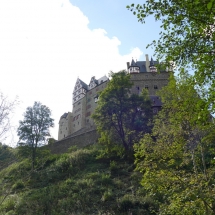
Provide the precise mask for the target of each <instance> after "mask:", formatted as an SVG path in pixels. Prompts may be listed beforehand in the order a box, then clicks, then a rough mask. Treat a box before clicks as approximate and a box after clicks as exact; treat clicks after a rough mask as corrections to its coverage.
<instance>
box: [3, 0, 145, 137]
mask: <svg viewBox="0 0 215 215" xmlns="http://www.w3.org/2000/svg"><path fill="white" fill-rule="evenodd" d="M88 23H89V20H88V18H87V17H86V16H84V14H83V13H82V12H81V10H80V9H79V8H77V7H75V6H73V5H72V4H71V3H70V2H69V0H19V1H17V0H2V1H1V2H0V31H1V34H0V73H1V82H0V90H1V91H2V92H3V93H5V94H7V95H9V96H11V97H14V96H15V95H18V96H19V98H20V100H21V101H22V104H21V105H20V107H19V108H17V112H16V117H14V121H15V124H16V125H18V120H20V119H22V113H23V112H24V111H25V109H26V107H27V106H32V105H33V102H34V101H41V102H42V103H43V104H45V105H47V106H48V107H49V108H50V109H51V110H52V113H53V117H54V118H55V129H53V130H52V135H53V136H54V137H55V138H57V130H58V129H57V128H58V120H59V117H60V116H61V115H62V114H63V113H64V112H67V111H71V109H72V91H73V86H74V84H75V81H76V79H77V77H78V76H79V78H80V79H82V80H83V81H85V82H86V83H88V82H89V80H90V78H91V76H96V77H97V78H100V77H101V76H103V75H104V74H108V73H109V71H110V70H112V71H119V70H121V69H125V68H126V62H127V61H130V60H131V58H132V57H135V59H136V58H137V59H139V57H140V56H141V55H142V52H141V51H140V50H139V48H133V49H132V50H130V53H129V54H126V55H120V54H119V46H120V45H121V42H120V40H119V39H118V38H117V37H113V38H109V37H108V36H107V33H106V31H105V30H104V29H93V30H91V29H89V28H88Z"/></svg>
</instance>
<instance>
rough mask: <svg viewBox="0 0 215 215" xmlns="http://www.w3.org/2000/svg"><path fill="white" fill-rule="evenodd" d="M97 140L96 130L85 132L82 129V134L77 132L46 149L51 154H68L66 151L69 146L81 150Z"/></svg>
mask: <svg viewBox="0 0 215 215" xmlns="http://www.w3.org/2000/svg"><path fill="white" fill-rule="evenodd" d="M98 138H99V135H98V133H97V132H96V129H92V130H89V131H85V130H84V129H83V130H82V132H81V131H78V132H77V133H75V134H74V135H71V136H69V137H67V138H64V139H62V140H59V141H57V142H55V143H52V144H50V145H48V146H47V148H48V149H50V151H51V153H53V154H61V153H66V152H68V149H69V148H70V147H71V146H78V147H80V148H81V147H84V146H87V145H90V144H93V143H96V142H97V140H98Z"/></svg>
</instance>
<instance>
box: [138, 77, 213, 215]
mask: <svg viewBox="0 0 215 215" xmlns="http://www.w3.org/2000/svg"><path fill="white" fill-rule="evenodd" d="M192 79H193V78H192V77H189V75H188V74H184V75H181V76H180V77H179V78H176V79H175V78H174V77H172V78H171V80H170V83H169V85H168V86H166V87H164V88H163V89H162V90H161V91H160V93H159V94H160V96H161V98H162V101H163V102H164V104H163V107H162V110H161V111H160V112H159V113H158V115H157V116H156V118H155V119H154V124H153V129H152V133H151V134H146V135H145V136H144V137H143V138H142V139H141V141H140V143H139V144H136V145H135V162H136V165H137V169H138V170H139V171H141V172H142V173H143V178H142V182H141V183H142V185H143V187H144V188H145V189H146V190H147V193H148V195H149V196H151V197H152V198H154V199H155V200H156V201H157V202H158V204H159V207H160V209H159V214H214V212H215V207H214V206H215V202H214V195H215V189H214V183H215V180H214V164H215V162H214V157H215V150H214V141H215V139H214V137H215V136H214V130H215V125H214V121H213V119H212V117H211V115H210V112H209V111H208V110H204V109H203V107H205V104H204V103H205V102H206V101H204V99H201V98H200V97H199V96H198V93H197V91H196V90H195V88H194V86H193V85H192V84H191V83H193V80H192Z"/></svg>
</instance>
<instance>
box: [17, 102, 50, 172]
mask: <svg viewBox="0 0 215 215" xmlns="http://www.w3.org/2000/svg"><path fill="white" fill-rule="evenodd" d="M53 121H54V120H53V119H52V118H51V111H50V109H49V108H48V107H46V106H45V105H42V104H41V103H40V102H35V103H34V105H33V107H28V108H27V110H26V112H25V114H24V120H23V121H20V122H19V124H20V125H19V127H18V130H17V132H18V136H19V142H20V141H24V142H20V144H19V145H20V146H21V147H22V146H23V145H26V146H27V147H25V148H24V149H26V154H28V151H29V148H28V147H30V150H31V161H32V169H34V166H35V161H36V154H37V147H38V146H40V145H41V144H44V143H45V141H46V137H48V136H50V134H49V128H50V127H53V126H54V123H53ZM20 151H22V153H21V154H22V155H23V153H24V152H25V150H22V149H20Z"/></svg>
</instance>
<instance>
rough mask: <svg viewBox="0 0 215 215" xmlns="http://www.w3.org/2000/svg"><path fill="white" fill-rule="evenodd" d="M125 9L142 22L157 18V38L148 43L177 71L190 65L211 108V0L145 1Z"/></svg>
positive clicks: (214, 5) (214, 36) (214, 28)
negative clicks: (203, 89)
mask: <svg viewBox="0 0 215 215" xmlns="http://www.w3.org/2000/svg"><path fill="white" fill-rule="evenodd" d="M127 8H128V9H129V10H131V11H133V13H134V14H135V15H136V16H137V18H138V21H140V22H142V23H145V21H146V20H147V17H149V16H154V18H155V20H158V21H161V26H160V28H161V32H160V34H159V35H160V38H159V39H158V40H157V41H155V40H154V41H153V42H152V43H151V44H150V45H152V46H154V47H155V53H156V54H157V57H158V59H161V60H165V61H166V62H168V63H167V66H170V65H169V64H170V63H172V62H174V64H176V65H177V68H178V69H179V70H183V68H187V69H188V68H190V70H191V71H193V72H194V77H195V80H196V85H200V86H207V87H206V89H207V93H206V94H205V97H206V98H207V102H208V104H210V107H211V109H212V110H214V109H215V102H214V101H215V99H214V98H215V93H214V86H215V79H214V71H215V64H214V54H215V52H214V47H215V22H214V17H215V1H214V0H204V1H200V0H194V1H193V0H180V1H178V0H146V1H145V3H144V4H137V5H134V4H132V5H131V6H127Z"/></svg>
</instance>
